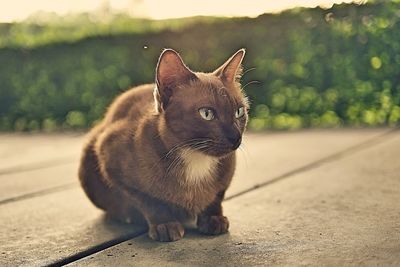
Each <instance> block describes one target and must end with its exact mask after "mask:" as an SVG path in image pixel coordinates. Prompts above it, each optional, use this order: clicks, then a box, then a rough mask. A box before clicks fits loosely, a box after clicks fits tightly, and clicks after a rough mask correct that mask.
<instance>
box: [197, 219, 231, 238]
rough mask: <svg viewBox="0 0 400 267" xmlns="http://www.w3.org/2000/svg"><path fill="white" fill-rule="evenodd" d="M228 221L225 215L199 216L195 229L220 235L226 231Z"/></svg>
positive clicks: (208, 233)
mask: <svg viewBox="0 0 400 267" xmlns="http://www.w3.org/2000/svg"><path fill="white" fill-rule="evenodd" d="M228 228H229V221H228V218H226V217H225V216H201V217H199V219H198V221H197V229H198V230H199V231H200V232H201V233H203V234H206V235H220V234H224V233H226V232H228Z"/></svg>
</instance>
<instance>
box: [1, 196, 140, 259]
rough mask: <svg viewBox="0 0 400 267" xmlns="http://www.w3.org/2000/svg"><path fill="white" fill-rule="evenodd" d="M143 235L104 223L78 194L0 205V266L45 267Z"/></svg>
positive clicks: (91, 206)
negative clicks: (111, 241) (121, 240)
mask: <svg viewBox="0 0 400 267" xmlns="http://www.w3.org/2000/svg"><path fill="white" fill-rule="evenodd" d="M138 233H143V229H139V228H137V227H134V226H132V225H126V224H118V223H115V222H110V221H108V220H106V219H105V218H104V216H103V213H102V212H101V211H100V210H97V209H95V208H94V207H93V205H92V204H91V203H89V201H88V200H87V198H86V196H84V194H83V192H82V190H81V189H80V188H73V189H69V190H64V191H62V192H57V193H53V194H47V195H45V196H38V197H34V198H30V199H26V200H22V201H17V202H13V203H9V204H4V205H0V266H43V265H47V264H51V263H54V262H56V261H59V260H62V259H65V258H68V257H71V256H73V255H76V254H79V253H81V254H82V253H83V254H84V253H85V251H90V250H92V249H93V248H94V247H101V246H104V245H105V244H107V243H109V242H110V240H115V239H124V238H125V239H126V238H127V236H128V237H132V236H135V235H137V234H138Z"/></svg>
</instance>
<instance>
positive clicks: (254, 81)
mask: <svg viewBox="0 0 400 267" xmlns="http://www.w3.org/2000/svg"><path fill="white" fill-rule="evenodd" d="M255 83H257V84H261V82H260V81H257V80H253V81H250V82H248V83H246V84H245V85H244V86H243V87H242V90H244V89H245V88H246V87H247V86H248V85H250V84H255Z"/></svg>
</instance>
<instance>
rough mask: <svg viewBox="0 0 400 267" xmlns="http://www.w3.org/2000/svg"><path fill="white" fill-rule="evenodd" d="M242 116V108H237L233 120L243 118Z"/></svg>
mask: <svg viewBox="0 0 400 267" xmlns="http://www.w3.org/2000/svg"><path fill="white" fill-rule="evenodd" d="M243 115H244V107H240V108H238V109H237V110H236V112H235V118H237V119H239V118H240V117H243Z"/></svg>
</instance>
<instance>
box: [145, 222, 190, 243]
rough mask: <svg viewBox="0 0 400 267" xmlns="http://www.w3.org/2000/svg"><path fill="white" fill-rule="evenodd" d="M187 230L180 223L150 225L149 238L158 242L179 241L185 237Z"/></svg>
mask: <svg viewBox="0 0 400 267" xmlns="http://www.w3.org/2000/svg"><path fill="white" fill-rule="evenodd" d="M184 233H185V229H184V228H183V226H182V224H181V223H179V222H167V223H161V224H150V226H149V237H150V238H151V239H153V240H156V241H162V242H170V241H177V240H179V239H181V238H182V237H183V235H184Z"/></svg>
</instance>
